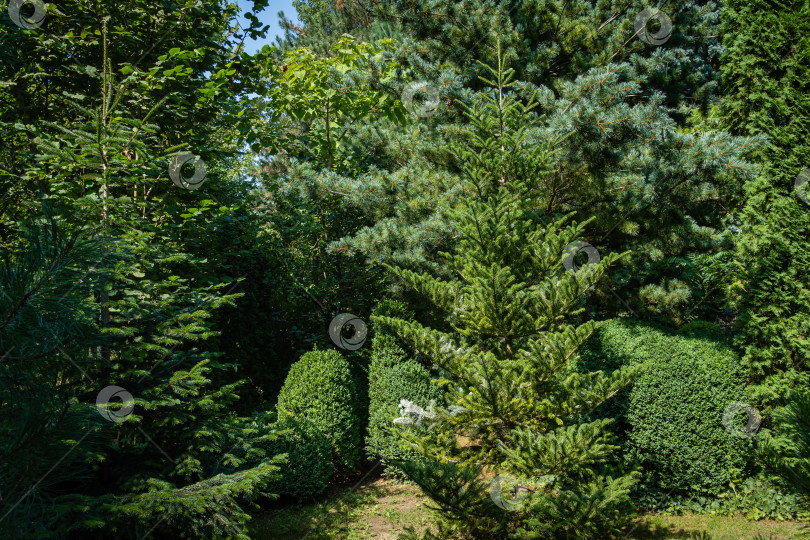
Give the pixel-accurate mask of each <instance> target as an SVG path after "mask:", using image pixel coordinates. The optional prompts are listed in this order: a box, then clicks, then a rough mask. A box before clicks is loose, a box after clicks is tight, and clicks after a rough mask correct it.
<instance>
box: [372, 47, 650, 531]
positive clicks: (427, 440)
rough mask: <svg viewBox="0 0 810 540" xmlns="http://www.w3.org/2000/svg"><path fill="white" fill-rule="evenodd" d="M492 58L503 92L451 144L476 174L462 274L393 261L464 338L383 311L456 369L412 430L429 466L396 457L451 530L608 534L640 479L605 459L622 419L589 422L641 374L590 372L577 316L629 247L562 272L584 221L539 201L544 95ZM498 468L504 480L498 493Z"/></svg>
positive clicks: (463, 235)
mask: <svg viewBox="0 0 810 540" xmlns="http://www.w3.org/2000/svg"><path fill="white" fill-rule="evenodd" d="M499 53H500V51H499ZM497 62H498V64H497V69H493V68H491V67H488V66H484V67H485V69H486V72H487V73H489V74H491V77H492V79H487V78H483V77H482V81H483V82H485V83H487V84H490V85H492V87H493V88H494V91H492V92H489V93H485V94H482V95H481V96H480V98H479V99H478V100H476V101H475V102H474V104H473V105H472V107H471V108H470V109H468V110H467V117H468V119H469V121H470V123H471V126H472V127H471V128H470V129H469V130H468V131H467V132H465V134H464V139H465V142H464V143H457V144H454V145H453V146H452V150H453V152H454V155H455V156H456V158H457V159H458V160H459V162H460V167H461V169H462V171H463V174H464V177H465V179H466V184H465V194H464V197H463V199H462V200H461V201H460V203H459V205H458V207H457V208H455V209H452V210H450V209H448V213H449V214H450V216H451V219H452V222H453V223H454V224H455V226H456V227H457V232H458V234H459V236H460V240H459V244H458V249H457V251H456V252H455V254H454V255H452V256H451V255H449V254H446V257H447V263H448V265H449V267H450V268H451V269H452V272H453V274H454V278H453V279H451V280H445V279H440V278H435V277H432V276H429V275H424V274H421V275H420V274H417V273H415V272H413V271H411V270H408V269H401V268H399V269H392V270H393V271H394V272H395V274H396V275H398V276H399V277H401V278H402V279H403V280H405V282H406V283H407V284H408V285H410V286H411V287H413V288H414V289H416V290H417V291H418V292H419V293H421V294H423V295H424V296H425V297H427V298H428V299H429V300H430V301H431V302H432V303H434V304H435V305H436V306H437V307H438V308H440V309H442V310H443V311H445V312H446V313H447V314H448V319H447V321H448V322H449V324H450V326H452V329H453V330H454V331H452V332H448V331H443V330H440V329H435V328H427V327H424V326H422V325H421V324H419V323H417V322H408V321H405V320H403V319H397V318H391V317H376V318H373V320H374V321H375V323H376V322H379V323H381V324H385V325H387V326H389V327H391V328H393V329H394V330H395V331H396V332H397V334H398V335H400V337H401V338H402V339H404V340H406V341H407V342H409V343H410V344H411V345H412V346H413V347H414V349H416V350H418V351H419V352H421V353H422V354H425V355H427V356H429V357H430V358H432V360H433V361H434V362H435V364H436V365H437V366H438V367H440V368H441V369H442V370H444V372H445V373H447V378H446V379H444V380H443V382H444V383H445V384H446V386H447V390H448V393H447V398H448V404H449V407H447V408H446V409H445V408H438V409H436V410H433V411H430V410H428V412H427V413H425V414H424V415H423V416H425V415H426V416H429V417H432V418H431V419H428V420H425V419H424V418H419V419H417V421H416V422H417V423H420V424H422V425H424V424H425V423H429V424H430V427H429V428H428V429H427V430H425V431H418V430H416V431H408V432H405V433H403V436H404V438H405V439H406V441H408V442H409V443H410V444H412V445H413V447H414V448H415V449H416V450H417V451H418V452H419V454H420V455H422V456H423V457H424V459H423V460H421V461H418V462H411V463H401V464H400V466H401V467H402V469H403V470H404V472H405V473H406V474H407V475H408V477H409V478H410V479H412V480H413V481H414V482H416V483H417V484H419V486H420V487H421V488H422V489H423V491H424V492H425V493H426V494H427V495H428V496H430V497H431V499H432V500H433V501H434V503H435V504H436V506H437V507H438V509H439V510H440V511H441V514H442V516H443V517H444V518H446V520H447V522H448V524H447V525H445V526H449V527H450V528H453V529H456V530H458V531H463V532H465V533H467V534H470V535H472V537H475V538H504V537H506V535H507V534H514V535H519V536H521V537H529V538H534V537H537V538H541V537H548V538H551V537H556V538H560V537H563V536H566V535H569V536H580V537H586V536H592V535H594V534H597V533H598V534H607V533H609V532H610V531H615V530H617V529H618V528H619V527H620V526H621V525H622V523H623V521H622V515H623V505H624V504H625V503H626V502H627V493H628V491H629V488H630V487H631V486H632V485H633V484H634V482H635V481H636V480H635V479H636V477H635V475H634V474H627V475H624V474H621V473H618V474H616V475H615V476H613V471H610V470H609V468H608V467H607V466H606V465H605V463H606V462H607V461H608V460H609V459H610V457H611V455H612V454H613V453H614V451H615V450H616V448H617V447H616V446H613V445H612V444H611V441H612V435H611V433H610V432H609V431H608V430H607V426H608V424H609V423H610V422H611V420H609V419H608V420H597V421H593V422H589V421H583V419H582V418H583V417H582V415H583V414H585V413H587V412H588V411H590V410H592V409H594V408H595V407H597V406H598V405H599V404H601V403H603V402H604V401H606V400H607V399H609V398H610V397H611V396H612V395H614V394H615V393H616V392H617V391H618V390H619V389H621V388H622V387H623V386H624V385H625V384H627V383H628V382H629V380H630V378H631V376H632V373H631V371H629V370H626V369H625V370H620V371H617V372H614V373H610V374H608V373H603V372H596V373H585V374H582V373H577V372H575V370H574V369H573V362H574V361H575V358H576V351H577V348H578V347H580V345H582V343H583V342H584V341H585V340H586V339H587V338H588V336H590V335H591V333H592V332H593V331H594V329H595V328H596V327H597V324H596V323H595V322H593V321H587V322H582V323H581V324H578V323H577V322H576V321H575V319H576V317H577V316H578V315H580V314H581V313H582V311H583V296H584V295H585V294H586V293H587V292H588V290H589V289H591V288H592V287H593V286H594V284H595V283H596V282H597V281H598V280H599V279H600V278H601V277H602V276H603V275H604V273H605V271H606V270H607V268H608V266H609V265H610V264H611V263H613V262H615V261H616V260H618V259H619V256H618V255H615V254H613V255H606V256H604V257H602V260H601V262H595V261H591V262H592V264H585V265H584V266H582V267H581V268H579V270H578V271H576V272H572V271H567V270H566V268H565V266H566V265H565V263H564V260H565V259H566V257H567V256H572V255H571V253H572V252H571V251H570V249H567V246H570V245H571V244H572V243H574V242H576V241H577V239H578V236H579V235H580V234H581V233H582V230H583V224H572V225H568V226H566V225H565V222H566V221H567V219H565V218H563V219H555V220H550V219H545V218H544V216H543V215H542V212H541V211H539V210H538V209H540V208H542V207H543V204H544V202H545V201H543V200H542V198H540V197H539V196H538V193H541V191H540V190H539V189H538V185H539V184H540V183H542V182H543V180H544V179H545V178H546V176H547V175H548V174H549V164H550V157H551V154H552V153H553V152H552V151H551V147H552V145H553V144H555V143H556V141H553V142H552V141H548V140H544V139H543V138H542V130H541V129H539V127H538V126H539V124H538V122H537V118H536V117H535V116H534V115H533V112H532V109H534V107H535V106H536V103H535V102H534V100H533V99H530V100H529V101H528V102H527V103H523V102H521V101H520V100H519V99H517V97H516V96H515V95H514V93H513V92H514V90H515V82H514V81H513V74H514V72H513V71H512V70H511V69H506V70H505V69H504V66H503V64H502V59H501V55H500V54H498V56H497ZM482 66H483V64H482ZM568 266H571V265H568ZM575 268H576V265H574V266H573V267H572V269H575ZM417 405H418V406H419V407H421V408H423V409H429V404H427V403H419V404H417ZM420 420H424V421H423V422H419V421H420ZM601 467H605V468H603V469H601V472H597V471H600V468H601ZM505 475H509V476H505ZM492 476H496V479H497V481H496V482H494V483H493V484H492V487H490V488H487V485H488V483H487V481H486V480H485V478H487V477H492ZM516 482H517V483H519V484H521V485H522V486H523V488H521V489H523V490H524V491H526V490H527V493H528V494H527V495H525V498H523V499H522V500H521V501H520V502H519V503H518V502H516V501H514V500H511V499H510V497H509V496H508V495H507V494H505V493H502V492H501V491H502V490H501V489H499V488H498V487H497V486H500V487H501V488H505V487H506V486H507V485H511V486H512V487H515V483H516ZM488 489H489V492H487V490H488ZM521 497H524V495H521ZM440 534H442V535H446V534H449V530H443V531H442V532H441V533H440ZM443 537H446V536H443Z"/></svg>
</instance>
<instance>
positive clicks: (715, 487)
mask: <svg viewBox="0 0 810 540" xmlns="http://www.w3.org/2000/svg"><path fill="white" fill-rule="evenodd" d="M580 355H581V358H580V362H581V364H582V366H583V369H587V370H589V371H595V370H599V369H602V370H608V371H610V370H614V369H617V368H618V367H619V366H621V365H635V364H639V363H641V364H644V368H643V370H642V371H641V373H640V375H639V376H638V377H637V378H636V379H635V380H634V381H633V383H632V384H631V385H629V386H628V387H627V388H625V389H624V390H623V391H622V392H621V393H620V394H618V395H617V396H616V397H615V398H614V399H613V400H611V401H609V402H608V403H606V404H605V405H603V406H602V407H600V409H599V410H598V411H597V415H598V416H602V417H612V418H615V424H614V428H615V429H616V431H617V433H618V434H619V436H620V440H621V441H622V444H623V447H624V456H625V460H626V461H627V462H628V463H629V464H638V465H640V466H641V467H642V468H643V473H644V483H645V484H646V487H648V488H652V489H654V490H662V491H664V490H665V491H667V492H669V491H670V490H673V493H676V494H690V495H695V494H700V495H719V494H721V493H722V492H724V491H727V490H728V485H729V482H730V481H731V480H732V479H735V478H740V476H741V475H744V471H745V469H746V467H747V466H748V464H749V462H750V457H751V456H752V453H753V452H752V450H751V445H750V441H749V440H748V439H746V438H743V437H739V436H737V435H733V434H731V433H729V431H728V430H727V429H726V428H725V426H724V425H723V420H722V418H723V413H724V411H725V410H726V408H727V407H728V406H729V405H730V404H731V403H732V402H735V401H739V402H744V401H745V378H744V372H743V369H742V367H741V365H740V359H739V357H738V356H737V355H736V354H735V353H734V352H733V351H732V350H731V349H730V348H729V347H728V346H727V345H726V344H725V343H724V341H723V339H722V336H721V335H719V334H714V333H711V332H705V331H697V332H690V333H685V334H684V333H677V332H674V331H671V330H668V329H664V328H659V327H656V326H654V325H651V324H647V323H643V322H640V321H637V320H629V319H614V320H612V321H609V322H607V323H606V324H605V325H604V326H603V327H602V328H601V329H600V330H598V331H597V332H596V333H595V334H594V335H593V336H592V337H591V339H590V340H589V341H588V342H587V343H586V345H585V347H583V349H582V350H581V351H580ZM738 421H739V418H738Z"/></svg>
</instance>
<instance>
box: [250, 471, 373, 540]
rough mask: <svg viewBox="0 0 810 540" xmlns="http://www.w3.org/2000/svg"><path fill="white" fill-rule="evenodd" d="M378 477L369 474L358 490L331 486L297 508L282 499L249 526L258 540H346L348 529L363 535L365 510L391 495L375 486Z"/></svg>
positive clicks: (255, 518)
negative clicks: (344, 539) (305, 539)
mask: <svg viewBox="0 0 810 540" xmlns="http://www.w3.org/2000/svg"><path fill="white" fill-rule="evenodd" d="M378 479H379V475H373V476H372V475H369V477H368V478H366V479H365V480H364V481H363V483H362V484H361V485H359V486H358V487H357V489H352V485H338V486H330V487H329V488H328V489H327V490H326V491H325V492H324V493H322V494H321V495H319V496H318V497H314V498H312V499H311V500H310V501H305V502H304V503H303V505H297V504H295V503H293V502H292V501H289V500H286V501H285V500H280V501H277V502H275V503H271V504H269V505H265V506H264V507H263V511H262V512H260V513H259V514H258V515H257V516H255V517H254V518H253V519H252V520H251V521H250V523H249V528H250V530H251V538H253V539H255V540H271V539H272V540H293V539H294V540H303V539H304V538H307V540H333V539H339V538H340V539H342V538H347V536H348V533H349V529H350V528H351V530H352V532H354V533H357V532H362V529H363V522H364V520H365V517H366V511H367V509H368V508H369V507H371V506H373V505H374V504H375V503H376V501H377V500H379V499H380V498H382V497H384V496H385V495H387V494H388V491H387V490H386V488H385V487H383V486H380V485H373V484H374V483H375V482H376V481H377V480H378Z"/></svg>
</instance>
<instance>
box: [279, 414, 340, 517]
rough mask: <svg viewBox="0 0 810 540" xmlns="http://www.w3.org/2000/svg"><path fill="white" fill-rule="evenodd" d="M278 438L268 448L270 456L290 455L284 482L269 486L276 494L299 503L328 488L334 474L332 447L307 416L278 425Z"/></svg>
mask: <svg viewBox="0 0 810 540" xmlns="http://www.w3.org/2000/svg"><path fill="white" fill-rule="evenodd" d="M274 428H276V429H277V430H279V434H278V438H277V439H276V440H274V441H272V442H271V443H270V445H269V447H268V449H267V452H268V453H269V454H286V455H287V461H286V462H285V463H284V464H283V465H282V466H281V471H280V472H281V480H278V481H276V482H273V483H271V484H270V485H269V486H268V489H270V490H271V491H272V492H273V493H278V494H279V495H289V496H291V497H294V498H296V499H298V501H299V502H301V501H303V500H304V499H309V498H310V497H313V496H315V495H319V494H321V493H322V492H323V490H324V489H326V486H327V485H328V483H329V479H330V478H331V476H332V473H333V472H334V466H333V465H332V445H331V443H330V441H329V440H328V439H327V438H326V436H325V435H324V434H323V433H322V432H321V430H320V429H318V427H317V426H316V425H315V423H314V422H312V421H311V420H309V419H308V418H306V417H300V418H287V419H285V420H282V421H279V422H278V423H277V424H275V426H274Z"/></svg>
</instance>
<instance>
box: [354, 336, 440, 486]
mask: <svg viewBox="0 0 810 540" xmlns="http://www.w3.org/2000/svg"><path fill="white" fill-rule="evenodd" d="M374 340H375V343H374V352H373V354H372V356H371V366H370V369H369V395H370V401H371V405H370V414H369V426H368V437H367V438H366V452H367V453H368V455H369V458H370V459H380V460H382V462H383V465H384V466H385V474H386V475H390V476H393V477H396V478H403V477H402V474H401V469H400V468H398V467H394V466H392V461H394V460H397V461H412V460H415V459H417V458H418V457H419V454H418V453H417V452H416V451H414V450H408V449H405V448H403V447H402V440H401V439H400V437H399V431H401V430H402V428H401V426H398V425H396V424H394V422H393V420H394V418H397V417H398V416H399V411H398V406H399V404H400V401H401V400H403V399H404V400H408V401H412V402H414V403H416V404H417V405H419V406H420V407H422V408H424V409H427V408H428V407H429V405H430V402H431V401H434V402H435V404H436V405H439V406H441V405H444V403H443V400H442V392H441V390H440V389H439V387H438V386H436V385H435V384H433V383H431V377H430V372H429V371H428V370H427V369H425V368H424V367H423V366H422V365H420V364H419V363H418V362H416V361H415V360H413V359H409V358H408V356H407V354H406V353H405V351H403V350H402V349H401V348H400V347H399V346H398V345H397V344H395V343H393V338H392V337H391V336H389V335H387V334H384V333H381V334H376V335H375V337H374Z"/></svg>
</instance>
